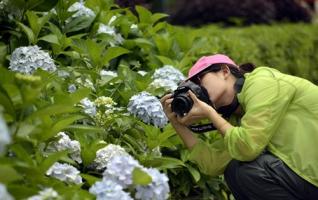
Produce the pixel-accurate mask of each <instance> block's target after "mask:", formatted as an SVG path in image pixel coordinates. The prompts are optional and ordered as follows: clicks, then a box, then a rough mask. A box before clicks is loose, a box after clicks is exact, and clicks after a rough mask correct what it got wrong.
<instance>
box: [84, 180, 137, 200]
mask: <svg viewBox="0 0 318 200" xmlns="http://www.w3.org/2000/svg"><path fill="white" fill-rule="evenodd" d="M89 192H90V193H92V194H94V195H95V196H96V199H97V200H105V199H107V200H119V199H120V200H132V198H131V197H130V195H129V194H128V193H127V192H125V191H123V187H122V186H120V185H118V184H117V183H115V182H113V181H111V180H102V181H99V182H96V183H95V184H94V185H93V186H92V187H91V188H90V189H89Z"/></svg>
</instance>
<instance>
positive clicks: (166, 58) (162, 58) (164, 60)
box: [156, 56, 176, 66]
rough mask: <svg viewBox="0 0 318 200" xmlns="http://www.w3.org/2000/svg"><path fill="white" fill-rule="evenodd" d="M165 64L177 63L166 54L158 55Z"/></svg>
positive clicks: (173, 64)
mask: <svg viewBox="0 0 318 200" xmlns="http://www.w3.org/2000/svg"><path fill="white" fill-rule="evenodd" d="M156 57H157V58H158V59H159V60H160V61H161V62H162V64H164V65H172V66H175V65H176V63H175V62H174V61H173V60H171V59H170V58H168V57H165V56H156Z"/></svg>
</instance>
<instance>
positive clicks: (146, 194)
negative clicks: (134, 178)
mask: <svg viewBox="0 0 318 200" xmlns="http://www.w3.org/2000/svg"><path fill="white" fill-rule="evenodd" d="M144 170H145V172H147V173H148V174H149V175H150V176H151V178H152V182H151V183H150V184H148V185H146V186H137V187H136V195H135V197H136V199H141V200H149V199H151V200H165V199H168V197H169V192H170V189H169V184H168V180H169V179H168V177H167V176H166V175H165V174H162V173H160V172H159V171H158V170H157V169H153V168H150V169H144Z"/></svg>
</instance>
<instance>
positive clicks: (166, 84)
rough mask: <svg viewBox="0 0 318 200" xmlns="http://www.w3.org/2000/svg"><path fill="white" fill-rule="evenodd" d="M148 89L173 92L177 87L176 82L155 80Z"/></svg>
mask: <svg viewBox="0 0 318 200" xmlns="http://www.w3.org/2000/svg"><path fill="white" fill-rule="evenodd" d="M149 87H152V88H155V89H158V88H163V89H164V90H165V91H173V90H175V89H177V87H178V85H177V83H176V82H174V81H172V80H169V79H161V78H160V79H155V80H153V81H152V82H151V83H150V84H149Z"/></svg>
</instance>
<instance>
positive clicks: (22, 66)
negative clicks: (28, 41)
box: [9, 45, 56, 74]
mask: <svg viewBox="0 0 318 200" xmlns="http://www.w3.org/2000/svg"><path fill="white" fill-rule="evenodd" d="M38 68H41V69H43V70H45V71H50V72H52V71H55V70H56V66H55V64H54V61H53V59H52V58H51V57H50V55H49V54H48V53H47V52H45V51H43V50H41V49H40V47H38V46H37V45H35V46H26V47H19V48H16V49H15V50H14V51H13V53H12V55H11V58H10V66H9V69H10V70H12V71H17V72H20V73H23V74H32V73H33V72H34V71H35V70H36V69H38Z"/></svg>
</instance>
